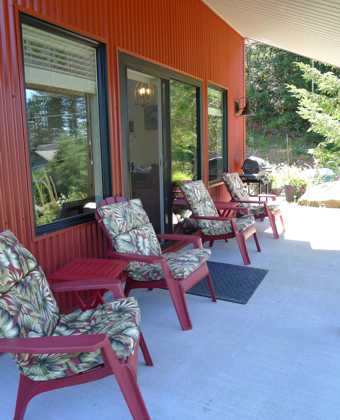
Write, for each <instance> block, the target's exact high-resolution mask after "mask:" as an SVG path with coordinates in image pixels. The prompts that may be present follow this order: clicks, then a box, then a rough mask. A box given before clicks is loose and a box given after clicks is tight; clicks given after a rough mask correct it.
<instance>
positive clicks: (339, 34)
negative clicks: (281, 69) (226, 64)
mask: <svg viewBox="0 0 340 420" xmlns="http://www.w3.org/2000/svg"><path fill="white" fill-rule="evenodd" d="M203 1H204V3H206V4H207V5H208V6H209V7H210V8H211V9H212V10H214V11H215V12H216V13H217V14H218V15H219V16H220V17H221V18H222V19H223V20H224V21H226V22H227V23H228V24H229V25H230V26H231V27H232V28H234V29H235V30H236V31H237V32H239V33H240V34H241V35H242V36H244V37H245V38H250V39H253V40H256V41H260V42H264V43H266V44H269V45H272V46H274V47H278V48H282V49H285V50H287V51H291V52H293V53H296V54H300V55H304V56H306V57H310V58H314V59H315V60H319V61H323V62H326V63H329V64H333V65H335V66H338V67H340V0H328V1H327V0H281V1H278V0H203Z"/></svg>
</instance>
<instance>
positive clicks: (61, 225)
mask: <svg viewBox="0 0 340 420" xmlns="http://www.w3.org/2000/svg"><path fill="white" fill-rule="evenodd" d="M94 220H95V217H94V213H87V214H81V215H78V216H73V217H69V218H66V219H62V220H58V221H56V222H53V223H49V224H48V225H41V226H37V227H36V228H35V231H34V241H35V242H38V241H39V240H41V239H46V238H47V237H49V236H54V235H55V234H58V233H60V232H63V233H64V232H65V230H67V229H69V228H73V227H75V226H79V225H82V224H84V223H88V222H93V221H94Z"/></svg>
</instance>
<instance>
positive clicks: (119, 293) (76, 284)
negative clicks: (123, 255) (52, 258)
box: [48, 258, 128, 310]
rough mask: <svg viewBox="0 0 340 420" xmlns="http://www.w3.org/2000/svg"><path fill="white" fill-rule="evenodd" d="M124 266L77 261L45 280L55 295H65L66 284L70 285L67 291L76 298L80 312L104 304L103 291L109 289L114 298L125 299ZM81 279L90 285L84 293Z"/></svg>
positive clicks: (102, 261) (122, 263)
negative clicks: (57, 293) (61, 293)
mask: <svg viewBox="0 0 340 420" xmlns="http://www.w3.org/2000/svg"><path fill="white" fill-rule="evenodd" d="M127 264H128V263H127V262H125V261H118V260H114V259H104V258H79V259H75V260H73V261H71V262H70V263H68V264H66V265H65V266H63V267H61V268H59V269H58V270H56V271H54V272H53V273H52V274H50V275H49V276H48V280H49V282H50V284H51V287H52V289H53V291H54V292H58V291H60V292H61V291H62V292H67V291H68V285H67V284H65V282H69V291H70V292H72V293H73V296H75V298H76V301H77V303H78V306H80V308H81V309H83V310H86V309H91V308H94V307H96V306H97V305H98V304H101V303H103V293H104V292H105V291H108V290H109V291H110V292H111V293H112V295H113V297H115V298H122V297H124V286H125V279H124V276H123V271H124V269H125V268H126V266H127ZM84 280H87V281H88V282H89V283H91V286H89V287H87V292H86V293H84V292H83V290H84V287H83V283H84ZM58 289H59V290H58ZM88 291H89V292H88ZM67 309H71V310H72V309H74V308H67Z"/></svg>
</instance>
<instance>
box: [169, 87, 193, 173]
mask: <svg viewBox="0 0 340 420" xmlns="http://www.w3.org/2000/svg"><path fill="white" fill-rule="evenodd" d="M170 116H171V157H172V180H173V181H178V180H184V179H195V178H196V177H197V100H196V87H194V86H191V85H188V84H185V83H181V82H177V81H174V80H171V82H170Z"/></svg>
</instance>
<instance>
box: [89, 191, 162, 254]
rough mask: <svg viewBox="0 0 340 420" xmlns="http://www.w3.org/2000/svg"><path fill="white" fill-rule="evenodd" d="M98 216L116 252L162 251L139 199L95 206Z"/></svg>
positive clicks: (140, 252) (153, 252)
mask: <svg viewBox="0 0 340 420" xmlns="http://www.w3.org/2000/svg"><path fill="white" fill-rule="evenodd" d="M97 220H98V222H99V223H100V224H101V226H102V228H103V229H104V230H105V232H106V236H107V237H108V238H110V241H111V244H112V248H113V249H114V250H116V251H117V252H120V253H122V254H139V255H161V253H162V250H161V247H160V244H159V241H158V238H157V235H156V233H155V230H154V228H153V226H152V224H151V222H150V220H149V217H148V215H147V214H146V212H145V210H144V208H143V205H142V202H141V201H140V200H139V199H133V200H129V201H128V200H126V201H123V200H121V201H119V202H117V201H116V202H113V203H110V204H104V205H102V206H98V208H97Z"/></svg>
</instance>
